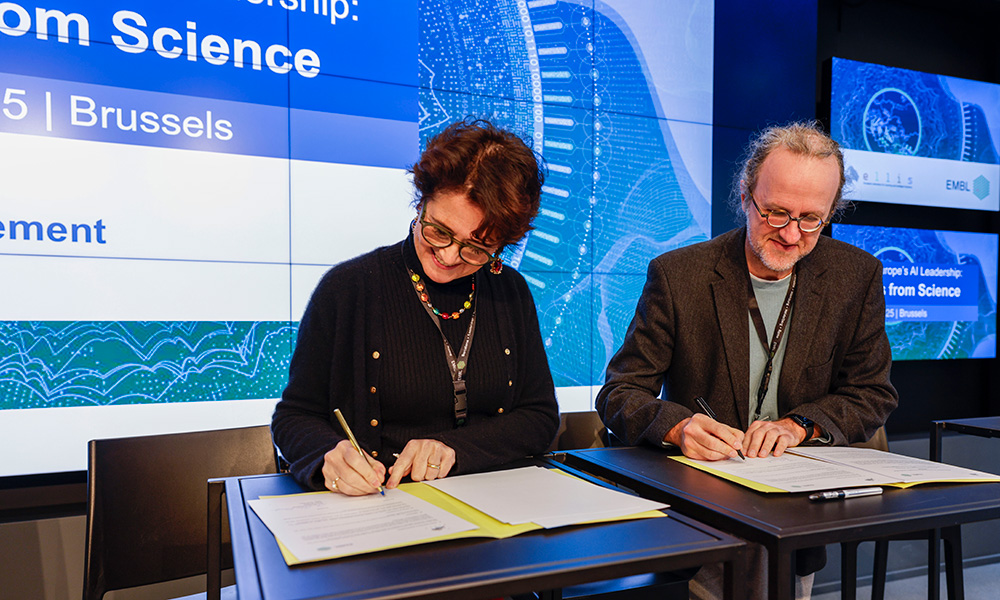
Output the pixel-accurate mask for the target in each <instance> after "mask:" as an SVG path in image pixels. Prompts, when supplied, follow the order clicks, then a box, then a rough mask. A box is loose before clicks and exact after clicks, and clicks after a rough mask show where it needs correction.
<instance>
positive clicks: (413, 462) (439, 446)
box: [385, 440, 455, 489]
mask: <svg viewBox="0 0 1000 600" xmlns="http://www.w3.org/2000/svg"><path fill="white" fill-rule="evenodd" d="M454 466H455V451H454V450H452V449H451V447H450V446H447V445H445V444H443V443H441V442H439V441H437V440H410V441H409V442H406V447H405V448H403V451H402V452H400V453H399V456H398V457H397V458H396V462H395V463H394V464H393V465H392V466H391V467H389V475H390V476H389V481H388V482H387V483H386V484H385V487H387V488H390V489H391V488H394V487H396V486H398V485H399V481H400V480H401V479H403V477H406V476H407V475H409V476H410V479H412V480H413V481H430V480H432V479H441V478H442V477H447V475H448V471H450V470H451V468H452V467H454Z"/></svg>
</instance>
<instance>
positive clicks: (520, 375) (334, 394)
mask: <svg viewBox="0 0 1000 600" xmlns="http://www.w3.org/2000/svg"><path fill="white" fill-rule="evenodd" d="M411 172H412V174H413V180H414V186H415V188H416V196H417V200H416V202H415V206H416V212H417V217H416V218H415V219H414V220H413V222H412V223H411V227H410V233H409V236H408V237H407V238H406V239H405V240H403V241H402V242H400V243H398V244H394V245H392V246H387V247H384V248H379V249H377V250H375V251H373V252H370V253H368V254H365V255H363V256H360V257H358V258H355V259H352V260H350V261H347V262H345V263H342V264H340V265H337V266H336V267H334V268H333V269H331V270H330V271H329V272H328V273H327V274H326V275H325V276H324V277H323V279H322V280H321V281H320V283H319V285H318V286H317V288H316V290H315V291H314V292H313V295H312V298H311V300H310V301H309V305H308V307H307V308H306V311H305V314H304V315H303V317H302V321H301V323H300V325H299V336H298V342H297V345H296V348H295V353H294V354H293V356H292V362H291V368H290V372H289V382H288V387H287V388H285V391H284V393H283V394H282V398H281V400H280V401H279V402H278V405H277V407H276V409H275V411H274V417H273V419H272V424H271V429H272V432H273V434H274V440H275V443H276V444H277V445H278V447H279V448H280V449H281V452H282V455H283V456H284V457H285V458H286V459H287V460H288V461H289V462H290V464H291V471H292V474H293V475H294V476H295V478H296V479H297V480H298V481H299V482H300V483H302V484H303V485H306V486H308V487H311V488H314V489H323V488H326V489H330V490H332V491H335V492H339V493H342V494H348V495H363V494H371V493H373V492H377V491H379V489H380V487H379V486H380V485H382V484H383V482H384V483H385V487H387V488H394V487H396V486H397V485H398V484H399V482H400V480H401V479H402V478H403V477H406V476H409V477H410V478H411V479H413V480H414V481H423V480H432V479H440V478H442V477H445V476H447V475H448V474H450V473H469V472H474V471H479V470H482V469H485V468H488V467H491V466H494V465H499V464H502V463H505V462H509V461H511V460H514V459H517V458H520V457H523V456H526V455H529V454H536V453H539V452H543V451H545V450H546V449H547V448H548V446H549V444H550V443H551V441H552V439H553V437H554V435H555V432H556V429H557V427H558V424H559V416H558V409H557V406H556V400H555V389H554V387H553V384H552V376H551V374H550V373H549V369H548V362H547V360H546V357H545V350H544V348H543V346H542V340H541V334H540V332H539V329H538V319H537V315H536V314H535V305H534V302H533V300H532V298H531V292H530V291H529V290H528V287H527V285H526V284H525V281H524V279H523V278H522V277H521V276H520V275H519V274H518V273H516V272H514V271H513V270H512V269H510V268H507V269H504V268H503V265H502V263H501V260H500V254H501V253H502V252H503V249H504V247H506V246H507V245H508V244H513V243H517V242H518V241H519V240H520V239H521V238H523V237H524V235H525V234H526V233H527V232H528V230H529V229H531V220H532V219H533V218H534V217H535V215H536V214H537V212H538V206H539V195H540V192H541V186H542V181H543V175H542V173H541V171H540V169H539V165H538V162H537V161H536V159H535V155H534V153H533V152H532V150H531V149H530V148H529V147H528V146H526V145H525V144H524V142H523V141H521V140H520V139H519V138H517V137H516V136H514V135H513V134H511V133H509V132H506V131H503V130H501V129H498V128H496V127H494V126H493V125H492V124H490V123H488V122H485V121H475V122H466V121H462V122H458V123H455V124H452V125H451V126H449V127H448V128H447V129H445V130H444V131H443V132H441V133H440V134H439V135H437V136H436V137H434V138H433V139H432V140H431V141H430V142H429V143H428V145H427V149H426V150H425V151H424V153H423V154H422V155H421V157H420V161H419V162H418V163H417V164H415V165H414V166H413V168H412V169H411ZM486 265H489V268H487V269H483V267H484V266H486ZM449 356H450V357H451V358H450V359H449V358H448V357H449ZM336 408H339V409H340V410H341V412H342V413H343V414H344V416H345V418H346V419H347V422H348V423H349V424H350V426H351V429H352V430H353V432H354V434H355V436H356V437H357V440H358V444H359V445H360V446H361V448H362V449H363V450H364V451H365V452H366V456H365V458H364V459H362V457H361V455H360V454H359V453H358V452H357V450H355V449H354V447H353V446H352V445H351V443H350V440H348V439H346V437H347V436H346V435H345V433H344V431H343V430H342V429H341V427H340V426H339V424H338V422H337V420H336V418H335V415H334V413H333V411H334V409H336ZM387 473H388V481H386V474H387Z"/></svg>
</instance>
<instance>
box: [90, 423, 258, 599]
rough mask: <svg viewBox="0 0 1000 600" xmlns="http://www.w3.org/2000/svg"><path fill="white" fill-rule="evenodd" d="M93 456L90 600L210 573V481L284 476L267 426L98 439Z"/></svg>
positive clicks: (226, 551) (228, 553) (227, 551)
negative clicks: (208, 568)
mask: <svg viewBox="0 0 1000 600" xmlns="http://www.w3.org/2000/svg"><path fill="white" fill-rule="evenodd" d="M88 451H89V462H88V470H87V542H86V554H85V559H84V560H85V565H84V581H83V597H84V600H100V599H101V598H103V597H104V594H105V592H107V591H109V590H117V589H124V588H130V587H135V586H139V585H147V584H152V583H159V582H161V581H169V580H172V579H180V578H183V577H190V576H192V575H199V574H203V573H205V571H206V561H207V552H208V551H207V537H208V529H207V514H208V485H207V480H208V479H209V478H212V477H234V476H240V475H257V474H264V473H275V472H277V469H276V461H275V452H274V445H273V444H272V442H271V432H270V428H269V427H268V426H267V425H261V426H258V427H243V428H239V429H222V430H216V431H198V432H190V433H176V434H167V435H153V436H143V437H131V438H118V439H106V440H92V441H91V442H90V444H89V446H88ZM223 553H224V554H223V555H224V556H229V560H230V562H231V560H232V559H231V549H226V548H223Z"/></svg>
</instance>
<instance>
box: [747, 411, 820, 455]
mask: <svg viewBox="0 0 1000 600" xmlns="http://www.w3.org/2000/svg"><path fill="white" fill-rule="evenodd" d="M744 439H745V440H746V455H747V458H753V457H759V458H763V457H765V456H767V455H768V454H771V453H773V454H774V456H781V455H782V454H784V452H785V449H786V448H792V447H794V446H798V445H799V444H801V443H802V442H804V441H806V431H805V429H802V427H800V426H799V425H797V424H796V423H795V421H793V420H791V419H781V420H778V421H754V422H753V423H751V424H750V427H747V433H746V437H745V438H744Z"/></svg>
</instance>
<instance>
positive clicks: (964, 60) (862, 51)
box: [815, 0, 1000, 434]
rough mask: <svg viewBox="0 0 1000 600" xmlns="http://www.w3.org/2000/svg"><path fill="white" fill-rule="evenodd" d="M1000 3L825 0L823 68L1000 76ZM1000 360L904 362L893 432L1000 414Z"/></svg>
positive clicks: (950, 223)
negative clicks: (840, 63) (859, 64)
mask: <svg viewBox="0 0 1000 600" xmlns="http://www.w3.org/2000/svg"><path fill="white" fill-rule="evenodd" d="M998 22H1000V4H998V3H996V2H992V1H985V0H953V1H950V2H932V1H929V0H922V1H913V0H911V1H902V0H869V1H858V0H851V1H845V0H820V1H819V2H818V29H817V37H816V63H815V69H816V72H817V73H823V72H824V69H825V67H826V65H827V62H828V61H829V59H830V58H831V57H834V56H836V57H840V58H848V59H852V60H858V61H864V62H873V63H879V64H884V65H889V66H893V67H902V68H905V69H913V70H916V71H924V72H930V73H940V74H944V75H950V76H953V77H962V78H966V79H976V80H980V81H989V82H993V83H1000V43H998V36H997V35H996V24H997V23H998ZM828 93H829V92H828V90H827V89H826V88H825V86H824V85H823V81H822V78H820V79H819V81H818V82H817V86H816V97H817V113H818V114H817V116H819V117H820V118H821V119H826V118H827V117H828V107H827V106H826V104H825V103H824V102H823V100H824V98H825V97H826V95H827V94H828ZM995 108H1000V107H995ZM844 222H847V223H853V224H859V225H886V226H897V227H911V228H918V229H945V230H954V231H976V232H992V233H997V232H1000V213H996V212H987V211H975V210H957V209H944V208H933V207H910V206H901V205H892V204H881V203H877V202H858V203H856V204H855V208H854V210H853V211H850V212H848V214H846V215H845V217H844ZM998 371H1000V362H998V360H997V359H968V360H945V361H900V362H896V363H895V364H893V369H892V381H893V383H894V384H895V385H896V388H897V389H898V390H899V393H900V405H899V408H898V409H897V410H896V412H895V413H894V414H893V415H892V416H891V417H890V419H889V422H888V423H887V426H886V429H887V430H888V431H889V433H891V434H894V433H910V432H921V433H922V432H926V431H928V429H929V427H930V422H931V421H932V420H934V419H950V418H962V417H973V416H985V415H996V414H1000V400H998V397H997V396H998V389H1000V388H998V383H1000V381H998V374H997V373H998Z"/></svg>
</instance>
